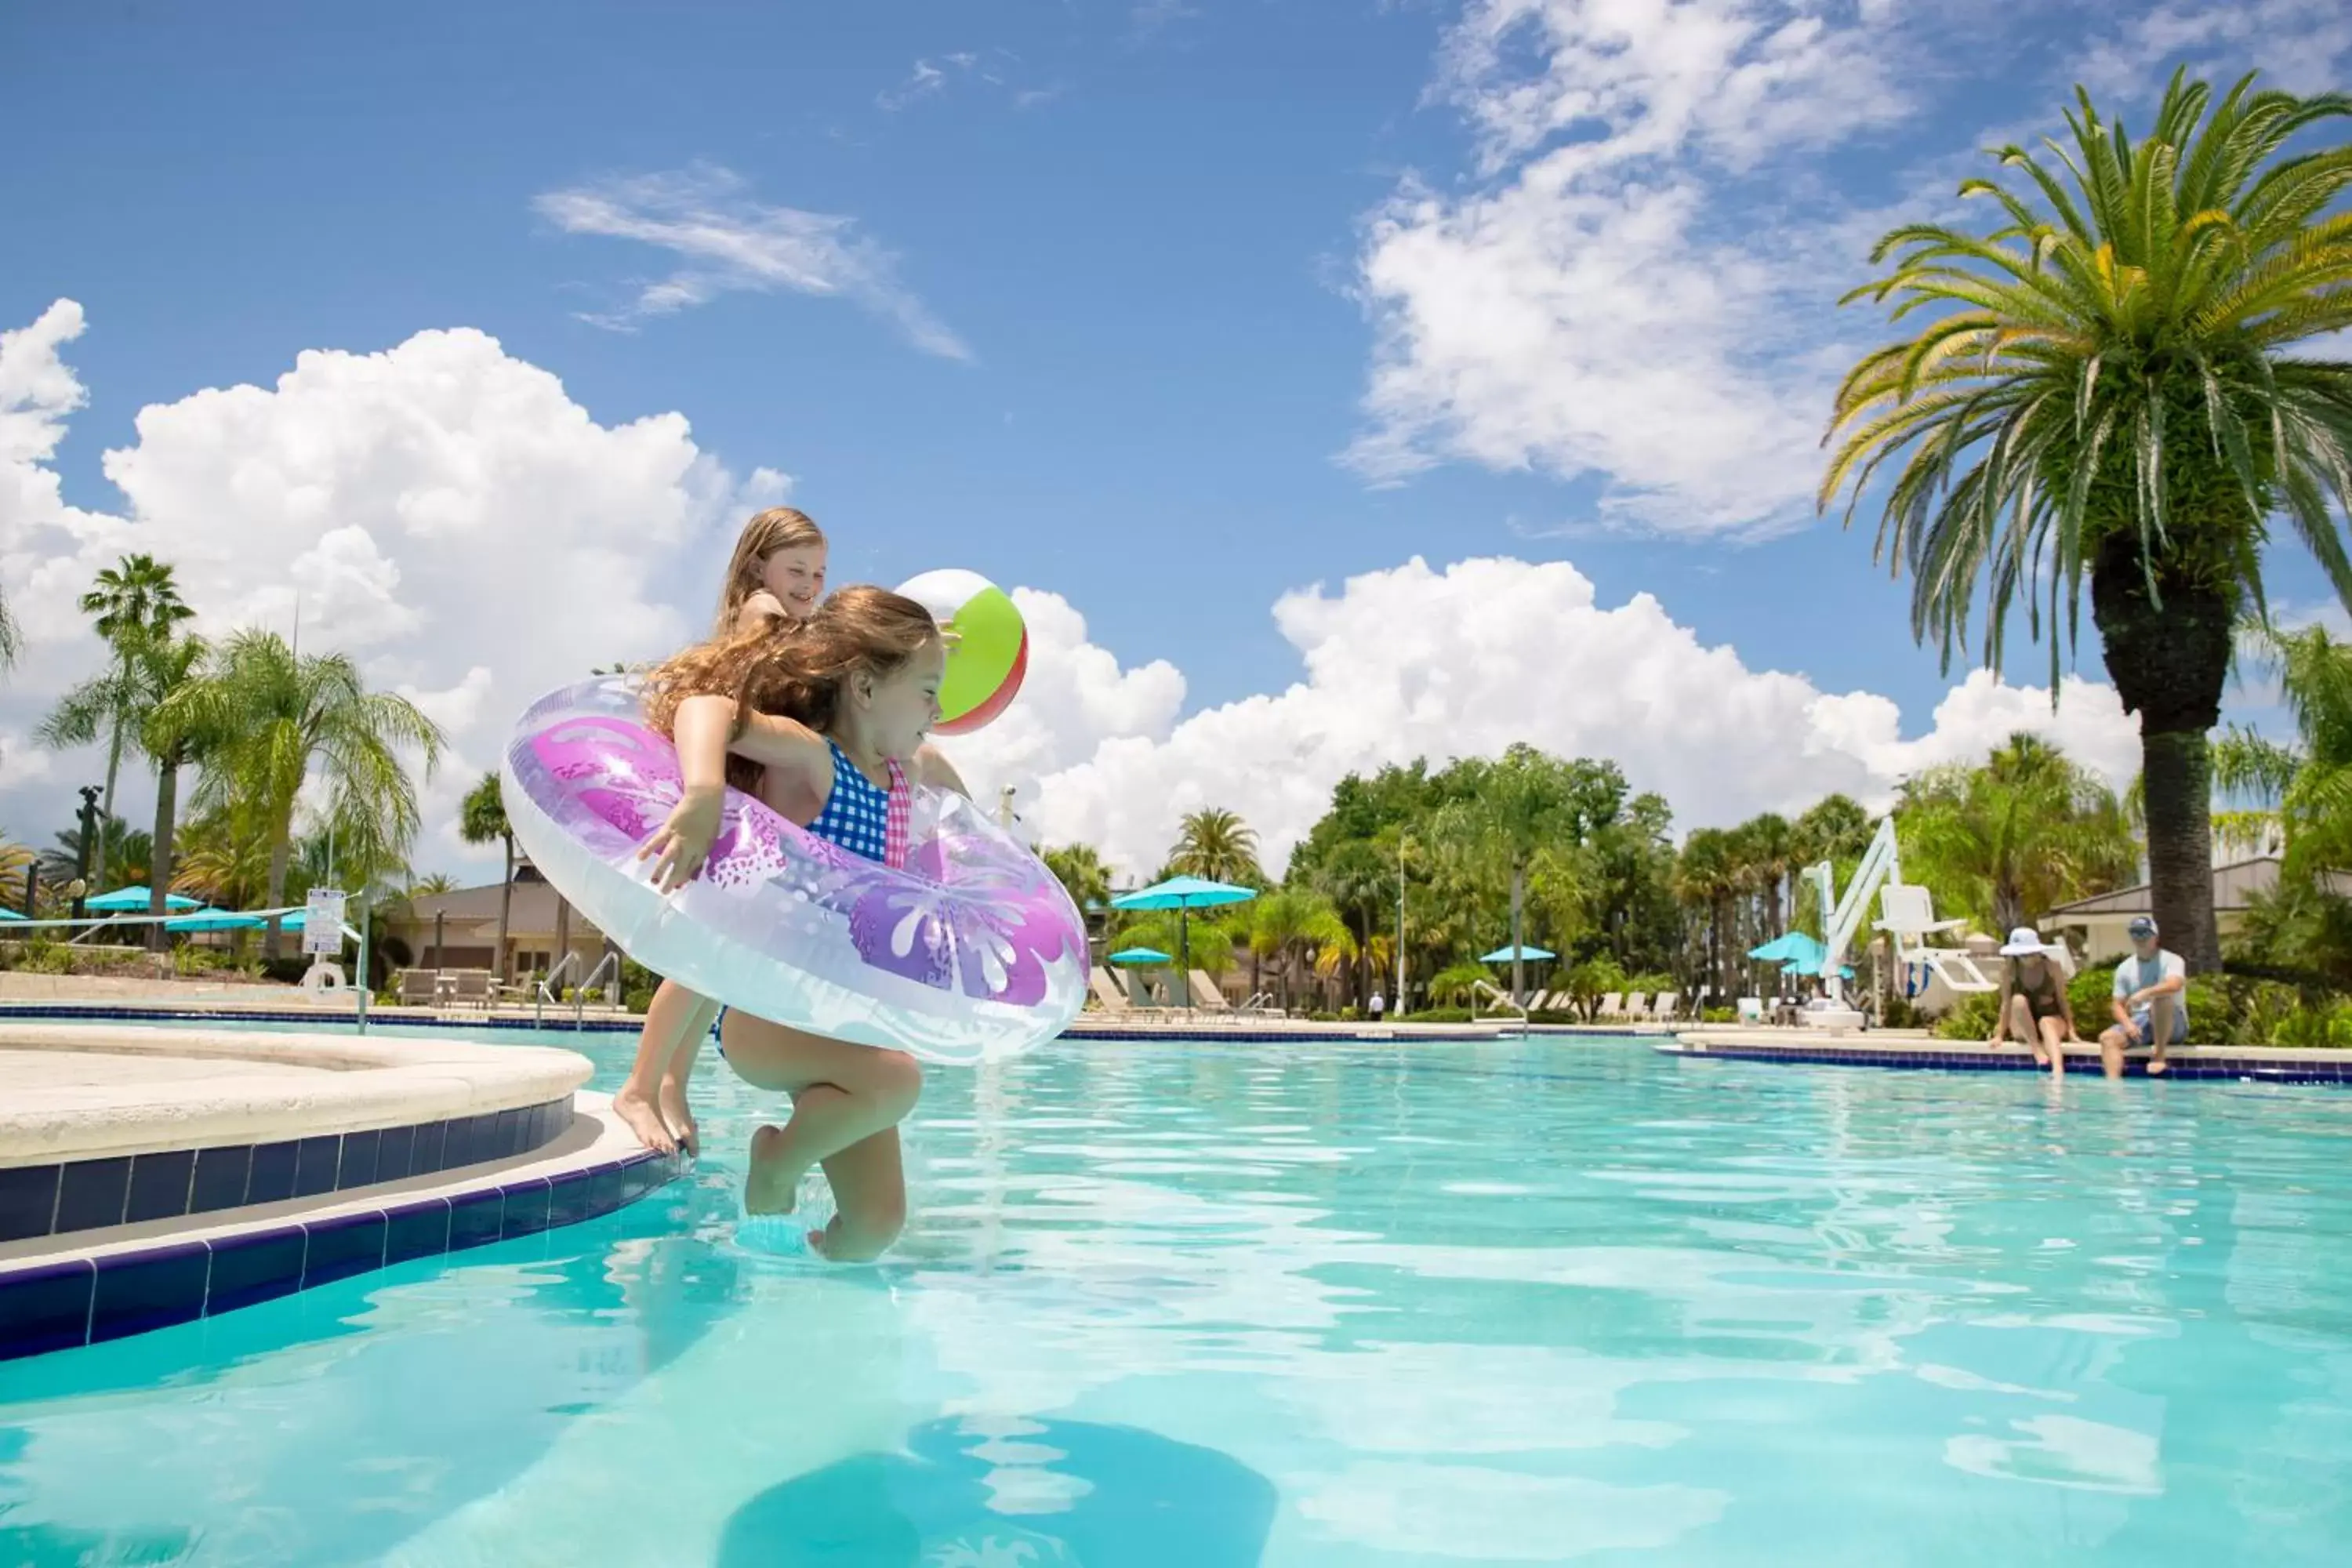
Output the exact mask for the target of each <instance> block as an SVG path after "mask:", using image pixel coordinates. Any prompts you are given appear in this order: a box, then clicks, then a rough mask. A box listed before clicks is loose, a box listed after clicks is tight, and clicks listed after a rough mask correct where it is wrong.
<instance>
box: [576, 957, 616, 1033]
mask: <svg viewBox="0 0 2352 1568" xmlns="http://www.w3.org/2000/svg"><path fill="white" fill-rule="evenodd" d="M608 969H609V970H611V971H612V972H613V973H615V974H618V973H620V972H621V950H620V949H619V948H617V947H616V948H614V950H613V951H612V952H608V953H606V954H605V955H604V957H602V958H600V959H598V960H597V961H596V967H595V968H593V969H592V970H590V971H589V972H588V978H587V979H585V980H583V981H582V982H581V983H580V984H579V986H578V987H577V988H576V989H575V990H574V991H573V992H572V1027H573V1028H574V1029H583V1028H586V1027H587V1026H588V994H589V993H590V992H591V991H593V990H595V989H596V985H597V983H598V982H599V981H601V980H603V979H604V972H605V971H606V970H608Z"/></svg>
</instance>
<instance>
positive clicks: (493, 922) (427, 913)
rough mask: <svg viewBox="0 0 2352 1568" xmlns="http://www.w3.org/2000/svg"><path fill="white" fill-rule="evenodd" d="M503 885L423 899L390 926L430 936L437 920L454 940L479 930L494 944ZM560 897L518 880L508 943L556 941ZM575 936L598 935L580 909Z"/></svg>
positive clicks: (575, 914)
mask: <svg viewBox="0 0 2352 1568" xmlns="http://www.w3.org/2000/svg"><path fill="white" fill-rule="evenodd" d="M503 886H504V884H503V883H499V882H490V883H487V884H485V885H484V886H482V887H478V888H458V889H453V890H452V891H449V892H446V893H423V894H419V895H418V896H417V897H415V898H413V899H411V900H408V910H407V912H406V913H405V914H404V915H402V916H400V917H398V918H396V919H394V920H391V921H386V922H385V923H386V924H388V925H394V926H399V927H401V928H403V929H404V930H411V931H430V930H431V929H432V926H433V917H434V916H435V915H436V914H438V915H440V916H441V917H443V918H442V926H443V929H444V931H446V933H447V934H448V935H450V936H456V935H457V934H458V932H459V931H460V930H461V929H463V928H467V927H477V928H478V931H476V932H475V933H474V934H478V935H479V936H482V937H484V938H487V939H489V940H492V941H495V940H496V939H497V936H498V927H499V889H500V888H502V887H503ZM555 900H556V892H555V889H553V888H551V887H549V886H548V885H547V884H546V883H545V882H543V881H541V880H539V879H537V878H535V877H534V878H531V879H528V880H526V879H522V878H520V877H518V878H516V879H515V884H514V907H513V909H512V910H510V911H509V915H508V921H507V934H508V936H509V937H553V936H554V934H555ZM597 934H600V933H599V932H598V931H597V928H596V922H595V921H592V920H590V919H589V918H588V917H587V916H586V915H584V914H583V913H582V912H581V911H580V910H579V908H578V906H576V905H575V906H574V907H573V908H572V936H573V937H574V938H575V939H576V938H579V937H583V936H594V935H597Z"/></svg>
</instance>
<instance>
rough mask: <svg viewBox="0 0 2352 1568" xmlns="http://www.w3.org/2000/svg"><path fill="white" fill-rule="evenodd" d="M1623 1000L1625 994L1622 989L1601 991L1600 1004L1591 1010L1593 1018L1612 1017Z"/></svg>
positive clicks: (1615, 1014)
mask: <svg viewBox="0 0 2352 1568" xmlns="http://www.w3.org/2000/svg"><path fill="white" fill-rule="evenodd" d="M1624 1000H1625V994H1624V993H1623V992H1622V991H1604V992H1602V993H1601V1005H1600V1006H1598V1007H1595V1008H1594V1009H1593V1010H1592V1016H1593V1018H1594V1019H1595V1020H1596V1021H1597V1020H1599V1019H1602V1018H1614V1017H1615V1016H1617V1014H1618V1011H1619V1008H1620V1005H1621V1004H1622V1003H1623V1001H1624Z"/></svg>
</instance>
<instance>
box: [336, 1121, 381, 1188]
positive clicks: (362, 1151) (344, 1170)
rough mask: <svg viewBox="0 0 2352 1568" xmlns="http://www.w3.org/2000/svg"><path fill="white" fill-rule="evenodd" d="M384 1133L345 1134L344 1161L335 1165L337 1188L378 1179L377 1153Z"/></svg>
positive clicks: (365, 1184)
mask: <svg viewBox="0 0 2352 1568" xmlns="http://www.w3.org/2000/svg"><path fill="white" fill-rule="evenodd" d="M382 1137H383V1134H381V1133H379V1132H375V1131H366V1132H346V1133H344V1134H343V1158H342V1163H341V1164H339V1165H337V1166H336V1167H335V1190H336V1191H338V1192H341V1190H342V1189H343V1188H345V1187H364V1186H368V1185H371V1184H373V1183H374V1181H375V1180H376V1173H375V1153H376V1147H377V1143H378V1141H379V1140H380V1139H381V1138H382Z"/></svg>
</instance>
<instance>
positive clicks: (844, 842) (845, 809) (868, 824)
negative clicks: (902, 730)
mask: <svg viewBox="0 0 2352 1568" xmlns="http://www.w3.org/2000/svg"><path fill="white" fill-rule="evenodd" d="M825 744H826V745H827V746H829V747H831V748H832V750H833V792H832V793H831V794H830V795H826V796H825V797H824V810H823V811H820V812H818V813H817V814H816V820H815V821H814V822H812V823H810V824H809V825H808V828H807V831H808V832H810V833H812V834H814V835H815V836H816V837H819V838H822V839H824V841H825V842H826V843H828V844H837V845H839V846H840V847H842V848H844V849H846V850H848V851H849V852H850V853H851V854H852V855H856V856H861V857H863V858H866V859H868V860H879V861H881V862H883V863H884V864H886V865H887V864H888V863H889V858H890V792H889V791H888V790H886V789H881V788H878V787H877V786H876V784H875V783H874V781H873V780H872V779H869V778H867V777H866V775H865V774H864V773H859V772H858V771H857V764H856V763H853V762H851V761H850V760H849V753H848V752H845V751H843V750H842V749H841V746H840V743H839V742H835V741H833V740H830V739H828V740H827V741H826V742H825ZM890 776H891V777H892V778H894V779H895V778H897V777H898V763H891V764H890ZM726 1022H727V1009H726V1008H724V1007H721V1008H720V1009H719V1016H717V1017H715V1018H713V1019H712V1020H711V1021H710V1029H711V1032H712V1033H713V1034H717V1033H718V1032H719V1027H720V1026H722V1025H724V1024H725V1023H726Z"/></svg>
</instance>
